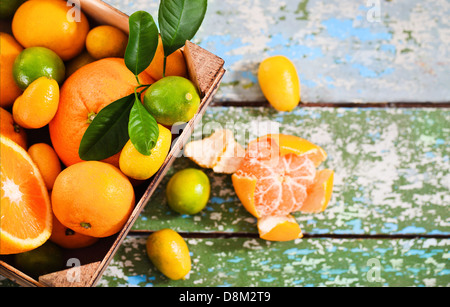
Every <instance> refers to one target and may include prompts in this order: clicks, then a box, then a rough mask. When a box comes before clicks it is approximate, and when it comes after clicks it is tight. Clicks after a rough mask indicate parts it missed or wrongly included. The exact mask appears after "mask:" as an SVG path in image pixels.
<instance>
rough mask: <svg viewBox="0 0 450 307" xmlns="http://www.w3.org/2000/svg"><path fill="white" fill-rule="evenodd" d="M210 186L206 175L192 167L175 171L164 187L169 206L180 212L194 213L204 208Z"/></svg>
mask: <svg viewBox="0 0 450 307" xmlns="http://www.w3.org/2000/svg"><path fill="white" fill-rule="evenodd" d="M210 190H211V186H210V183H209V179H208V176H206V174H205V173H204V172H202V171H201V170H198V169H194V168H187V169H184V170H181V171H179V172H177V173H176V174H175V175H173V176H172V178H170V180H169V183H168V184H167V188H166V196H167V202H168V204H169V207H170V208H172V209H173V210H174V211H176V212H178V213H181V214H196V213H199V212H200V211H202V210H203V208H205V206H206V204H207V203H208V200H209V194H210Z"/></svg>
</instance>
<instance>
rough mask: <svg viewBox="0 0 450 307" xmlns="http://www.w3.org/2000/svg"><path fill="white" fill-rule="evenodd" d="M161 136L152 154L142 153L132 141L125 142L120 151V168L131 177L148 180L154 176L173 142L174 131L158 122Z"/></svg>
mask: <svg viewBox="0 0 450 307" xmlns="http://www.w3.org/2000/svg"><path fill="white" fill-rule="evenodd" d="M158 128H159V137H158V140H157V141H156V145H155V147H153V149H152V150H151V154H150V156H146V155H143V154H141V153H140V152H139V151H138V150H137V149H136V148H135V147H134V145H133V143H131V140H128V142H127V143H126V144H125V146H124V147H123V149H122V152H121V153H120V158H119V166H120V170H121V171H122V172H123V173H124V174H125V175H127V176H128V177H130V178H133V179H137V180H146V179H148V178H150V177H151V176H153V175H154V174H155V173H156V172H157V171H158V170H159V168H160V167H161V165H162V164H163V163H164V160H165V159H166V157H167V154H168V153H169V150H170V145H171V143H172V133H171V132H170V130H169V129H167V128H165V127H163V126H161V125H159V124H158Z"/></svg>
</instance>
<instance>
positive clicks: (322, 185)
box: [232, 134, 334, 241]
mask: <svg viewBox="0 0 450 307" xmlns="http://www.w3.org/2000/svg"><path fill="white" fill-rule="evenodd" d="M325 158H326V153H325V151H324V150H323V149H322V148H320V147H319V146H317V145H314V144H312V143H311V142H309V141H306V140H304V139H301V138H298V137H295V136H288V135H282V134H281V135H278V134H272V135H267V136H264V137H261V138H258V139H257V140H254V141H252V142H250V143H249V145H248V148H247V151H246V154H245V158H244V160H243V162H242V164H241V165H240V167H239V169H238V170H237V171H236V173H234V174H233V175H232V182H233V186H234V189H235V191H236V195H237V196H238V198H239V199H240V200H241V202H242V204H243V206H244V207H245V209H246V210H247V211H248V212H250V213H251V214H252V215H254V216H255V217H256V218H258V229H259V231H260V236H261V238H263V239H266V240H274V241H281V240H291V239H292V238H295V237H296V236H297V235H298V236H301V230H300V227H299V226H298V224H296V222H295V219H293V218H292V217H291V216H290V214H291V213H292V212H304V213H313V212H314V213H315V212H322V211H323V210H325V209H326V206H327V205H328V202H329V200H330V198H331V193H332V189H333V176H334V172H333V171H331V170H319V171H318V170H317V169H316V168H317V167H318V166H319V165H320V164H321V162H322V161H324V160H325ZM283 238H284V239H283Z"/></svg>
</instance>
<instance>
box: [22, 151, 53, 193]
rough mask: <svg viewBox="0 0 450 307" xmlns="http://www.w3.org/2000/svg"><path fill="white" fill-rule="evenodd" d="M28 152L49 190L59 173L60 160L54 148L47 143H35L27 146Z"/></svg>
mask: <svg viewBox="0 0 450 307" xmlns="http://www.w3.org/2000/svg"><path fill="white" fill-rule="evenodd" d="M28 154H29V155H30V157H31V159H32V160H33V161H34V163H36V166H37V167H38V169H39V171H40V172H41V175H42V178H43V179H44V182H45V186H46V187H47V189H48V190H51V189H52V188H53V184H54V183H55V180H56V177H58V175H59V173H61V162H60V161H59V158H58V156H57V155H56V152H55V150H54V149H53V148H52V147H51V146H50V145H48V144H45V143H37V144H33V145H32V146H31V147H30V148H28Z"/></svg>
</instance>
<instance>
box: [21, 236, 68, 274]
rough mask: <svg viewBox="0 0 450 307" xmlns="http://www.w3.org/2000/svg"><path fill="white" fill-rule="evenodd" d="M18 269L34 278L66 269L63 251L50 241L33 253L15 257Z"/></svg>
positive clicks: (32, 251)
mask: <svg viewBox="0 0 450 307" xmlns="http://www.w3.org/2000/svg"><path fill="white" fill-rule="evenodd" d="M14 262H15V265H16V267H17V268H18V269H19V270H20V271H22V272H24V273H25V274H28V275H29V276H31V277H33V278H36V279H37V278H38V277H39V276H41V275H45V274H48V273H52V272H55V271H60V270H62V269H64V258H63V253H62V250H61V249H60V248H59V247H58V246H56V245H55V244H53V243H52V242H50V241H47V242H45V243H44V244H43V245H41V246H39V247H38V248H36V249H33V250H31V251H28V252H25V253H20V254H16V255H14Z"/></svg>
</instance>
